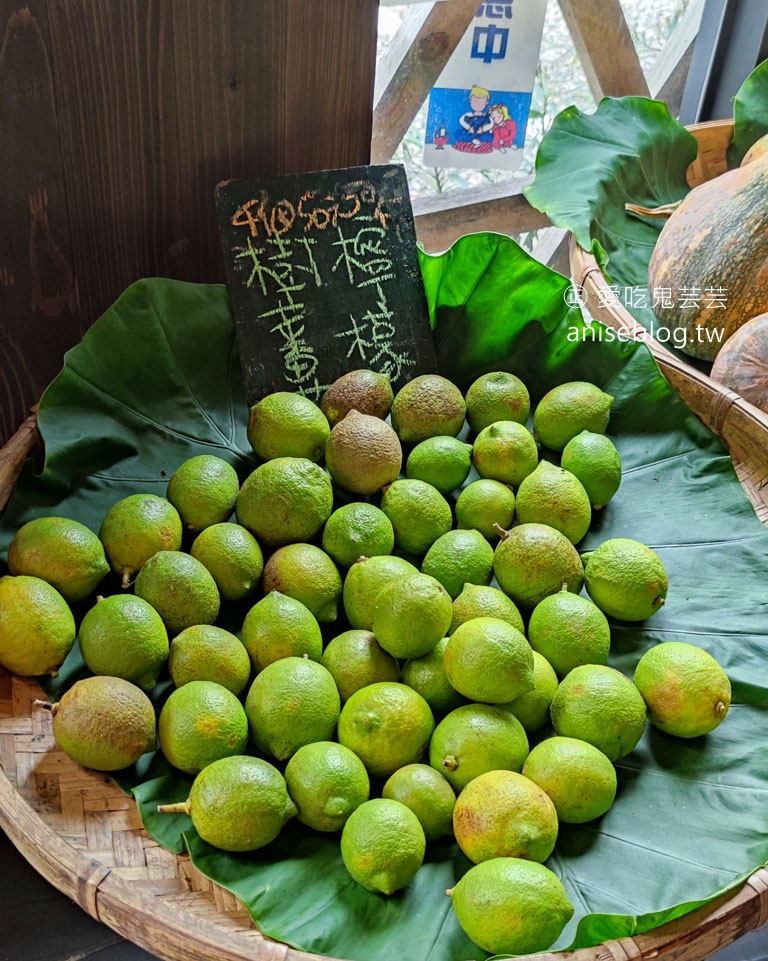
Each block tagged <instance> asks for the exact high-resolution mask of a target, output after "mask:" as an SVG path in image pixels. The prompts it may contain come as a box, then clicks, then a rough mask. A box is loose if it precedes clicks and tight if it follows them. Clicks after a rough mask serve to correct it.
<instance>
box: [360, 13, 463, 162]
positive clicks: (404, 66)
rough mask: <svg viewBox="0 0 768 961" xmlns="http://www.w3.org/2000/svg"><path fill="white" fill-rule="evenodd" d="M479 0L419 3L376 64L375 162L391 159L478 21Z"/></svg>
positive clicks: (373, 138) (373, 152)
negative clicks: (444, 71)
mask: <svg viewBox="0 0 768 961" xmlns="http://www.w3.org/2000/svg"><path fill="white" fill-rule="evenodd" d="M478 5H479V0H450V2H441V3H421V4H416V5H414V6H412V7H410V9H409V10H408V12H407V14H406V16H405V19H404V20H403V23H402V26H401V27H400V29H399V30H398V31H397V33H396V34H395V36H394V37H393V38H392V42H391V43H390V44H389V47H388V49H387V52H386V53H385V54H384V56H383V58H382V60H381V62H380V63H379V65H378V67H377V70H376V91H375V93H374V111H373V136H372V141H371V163H388V162H389V160H391V159H392V155H393V154H394V152H395V150H397V147H398V145H399V144H400V142H401V141H402V139H403V137H404V136H405V134H406V131H407V130H408V128H409V127H410V125H411V122H412V121H413V118H414V117H415V116H416V114H417V113H418V111H419V109H420V107H421V105H422V104H423V103H424V101H425V100H426V98H427V96H428V95H429V91H430V90H431V89H432V87H433V86H434V85H435V82H436V80H437V78H438V77H439V76H440V74H441V72H442V70H443V67H444V66H445V65H446V63H447V62H448V59H449V58H450V56H451V54H452V53H453V51H454V50H455V49H456V45H457V44H458V42H459V40H461V38H462V37H463V36H464V34H465V33H466V32H467V28H468V27H469V25H470V24H471V23H472V20H473V19H474V16H475V14H476V13H477V8H478Z"/></svg>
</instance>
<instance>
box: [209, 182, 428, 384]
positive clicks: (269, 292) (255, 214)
mask: <svg viewBox="0 0 768 961" xmlns="http://www.w3.org/2000/svg"><path fill="white" fill-rule="evenodd" d="M216 201H217V208H218V211H219V224H220V229H221V235H222V243H223V249H224V257H225V265H226V269H227V279H228V284H229V293H230V300H231V302H232V307H233V312H234V316H235V322H236V328H237V335H238V343H239V347H240V355H241V359H242V362H243V368H244V371H245V379H246V394H247V397H248V402H249V403H255V402H256V400H258V399H259V398H261V397H263V396H264V395H265V394H267V393H269V392H270V391H273V390H280V389H285V390H296V391H299V392H301V393H303V394H305V395H306V396H308V397H310V398H312V399H313V400H316V401H317V400H319V399H320V397H321V396H322V394H323V393H324V392H325V390H327V388H328V386H329V385H330V384H331V383H332V382H333V381H334V380H335V379H336V378H337V377H339V376H341V374H343V373H345V372H346V371H348V370H352V369H355V368H359V367H369V368H371V369H373V370H378V371H380V372H382V373H386V374H389V376H390V379H391V381H392V384H393V387H394V388H395V390H397V389H398V387H399V386H402V384H403V383H405V381H407V380H410V379H411V378H413V377H415V376H416V375H417V374H421V373H425V372H428V371H433V370H435V369H436V364H435V356H434V350H433V346H432V337H431V331H430V328H429V321H428V315H427V307H426V300H425V297H424V289H423V285H422V282H421V273H420V270H419V265H418V259H417V252H416V239H415V232H414V228H413V216H412V213H411V208H410V200H409V196H408V190H407V183H406V181H405V175H404V172H403V170H402V168H401V167H399V166H395V165H386V166H383V167H358V168H348V169H346V170H338V171H321V172H318V173H311V174H301V175H293V176H288V177H278V178H271V179H269V180H264V181H255V182H250V181H229V182H226V183H224V184H220V185H219V186H218V187H217V191H216Z"/></svg>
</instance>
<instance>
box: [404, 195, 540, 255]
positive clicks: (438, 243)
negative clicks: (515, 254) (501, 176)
mask: <svg viewBox="0 0 768 961" xmlns="http://www.w3.org/2000/svg"><path fill="white" fill-rule="evenodd" d="M532 179H533V178H532V177H525V178H523V177H521V178H519V179H516V180H514V181H512V182H511V183H510V182H509V181H507V182H505V183H499V184H491V185H489V186H487V187H482V188H481V189H476V188H472V189H469V190H457V191H452V192H449V193H445V194H438V195H437V196H435V197H419V198H417V199H415V200H414V201H413V215H414V220H415V221H416V237H417V239H418V240H419V242H420V243H422V244H423V245H424V249H425V250H426V251H427V252H428V253H436V252H438V251H441V250H446V249H447V248H448V247H450V245H451V244H452V243H453V242H454V241H455V240H457V239H458V238H459V237H461V236H463V235H464V234H470V233H474V232H475V231H479V230H492V231H496V232H498V233H502V234H519V233H522V232H523V231H526V230H536V229H537V228H539V227H547V226H549V225H550V220H549V218H548V217H547V215H546V214H543V213H541V211H539V210H536V209H535V208H533V207H531V205H530V204H529V203H528V201H527V200H526V199H525V197H524V196H523V195H522V192H521V191H522V189H523V187H524V186H525V185H526V184H528V183H530V182H531V180H532Z"/></svg>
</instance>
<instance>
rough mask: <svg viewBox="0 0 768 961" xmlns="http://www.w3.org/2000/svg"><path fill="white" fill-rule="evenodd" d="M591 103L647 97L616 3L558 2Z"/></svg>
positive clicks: (614, 0) (589, 0)
mask: <svg viewBox="0 0 768 961" xmlns="http://www.w3.org/2000/svg"><path fill="white" fill-rule="evenodd" d="M558 2H559V3H560V9H561V10H562V11H563V16H564V17H565V22H566V24H567V25H568V29H569V30H570V32H571V36H572V37H573V42H574V44H575V45H576V52H577V53H578V55H579V59H580V60H581V65H582V67H583V69H584V73H585V74H586V77H587V82H588V83H589V88H590V90H591V91H592V95H593V96H594V98H595V101H599V100H601V99H602V98H603V97H623V96H627V95H630V94H634V95H637V96H641V97H647V96H649V95H650V93H649V90H648V84H647V82H646V79H645V75H644V73H643V68H642V67H641V65H640V60H639V58H638V56H637V51H636V50H635V45H634V43H633V42H632V37H631V36H630V32H629V27H628V26H627V21H626V20H625V19H624V12H623V10H622V8H621V3H620V0H558Z"/></svg>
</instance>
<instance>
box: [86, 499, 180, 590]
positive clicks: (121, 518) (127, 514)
mask: <svg viewBox="0 0 768 961" xmlns="http://www.w3.org/2000/svg"><path fill="white" fill-rule="evenodd" d="M181 535H182V524H181V517H179V512H178V511H177V510H176V508H175V507H174V506H173V504H171V503H170V501H167V500H166V499H165V498H164V497H156V496H155V495H154V494H131V495H130V496H129V497H124V498H122V500H119V501H117V503H115V504H113V505H112V507H110V509H109V510H108V511H107V513H106V515H105V516H104V520H103V521H102V522H101V527H100V528H99V540H100V541H101V543H102V544H103V545H104V551H105V553H106V555H107V560H108V561H109V565H110V567H111V568H112V570H113V571H114V572H115V573H116V574H121V575H122V578H123V587H128V585H129V584H130V582H131V580H132V579H133V577H134V576H135V575H136V572H137V571H138V570H139V569H140V568H141V567H143V566H144V564H145V563H146V561H148V560H149V558H150V557H152V555H153V554H156V553H157V552H158V551H177V550H178V549H179V548H180V547H181Z"/></svg>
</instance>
